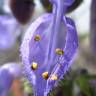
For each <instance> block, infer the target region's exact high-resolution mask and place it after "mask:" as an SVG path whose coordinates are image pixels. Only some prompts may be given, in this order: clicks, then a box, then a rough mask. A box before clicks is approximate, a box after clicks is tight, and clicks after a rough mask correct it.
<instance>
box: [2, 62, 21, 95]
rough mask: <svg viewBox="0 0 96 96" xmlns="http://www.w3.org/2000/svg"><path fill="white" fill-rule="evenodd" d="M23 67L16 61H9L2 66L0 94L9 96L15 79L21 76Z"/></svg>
mask: <svg viewBox="0 0 96 96" xmlns="http://www.w3.org/2000/svg"><path fill="white" fill-rule="evenodd" d="M21 73H22V72H21V68H20V66H19V65H18V64H16V63H7V64H4V65H3V66H2V67H0V96H7V95H8V94H7V93H8V91H9V89H10V87H11V85H12V82H13V80H14V79H16V78H19V77H20V76H21Z"/></svg>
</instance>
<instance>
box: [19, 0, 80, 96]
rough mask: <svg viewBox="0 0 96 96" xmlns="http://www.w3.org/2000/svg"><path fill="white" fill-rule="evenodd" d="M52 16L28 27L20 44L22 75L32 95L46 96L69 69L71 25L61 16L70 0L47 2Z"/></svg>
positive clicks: (73, 48) (74, 41)
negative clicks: (23, 73)
mask: <svg viewBox="0 0 96 96" xmlns="http://www.w3.org/2000/svg"><path fill="white" fill-rule="evenodd" d="M50 2H51V3H52V4H53V13H51V14H45V15H43V16H41V17H39V18H38V19H37V20H36V21H35V22H34V23H32V24H31V25H30V26H29V29H28V31H27V32H26V34H25V37H24V40H23V42H22V45H21V49H20V51H21V56H22V61H23V64H24V71H25V75H26V76H27V78H28V80H29V81H30V83H31V85H32V86H33V89H34V95H35V96H47V94H48V93H49V91H50V90H51V89H52V88H53V87H54V86H55V85H57V83H58V81H59V80H60V79H62V78H63V75H64V74H65V73H66V71H67V70H68V69H69V67H70V65H71V61H72V59H73V56H74V54H75V53H76V49H77V47H78V38H77V33H76V29H75V25H74V22H73V21H72V20H71V19H69V18H67V17H66V16H64V13H65V11H66V9H67V6H69V5H71V4H72V2H73V1H72V0H50Z"/></svg>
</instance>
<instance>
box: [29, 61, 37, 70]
mask: <svg viewBox="0 0 96 96" xmlns="http://www.w3.org/2000/svg"><path fill="white" fill-rule="evenodd" d="M37 67H38V64H37V62H32V64H31V69H32V70H36V69H37Z"/></svg>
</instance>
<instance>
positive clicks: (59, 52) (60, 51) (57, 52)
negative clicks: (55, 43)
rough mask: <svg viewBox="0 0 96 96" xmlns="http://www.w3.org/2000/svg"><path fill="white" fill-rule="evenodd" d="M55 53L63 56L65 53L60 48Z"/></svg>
mask: <svg viewBox="0 0 96 96" xmlns="http://www.w3.org/2000/svg"><path fill="white" fill-rule="evenodd" d="M55 53H56V54H58V55H63V54H64V51H63V50H62V49H60V48H56V50H55Z"/></svg>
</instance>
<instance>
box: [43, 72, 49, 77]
mask: <svg viewBox="0 0 96 96" xmlns="http://www.w3.org/2000/svg"><path fill="white" fill-rule="evenodd" d="M42 77H43V78H44V79H48V77H49V73H48V72H47V71H46V72H43V73H42Z"/></svg>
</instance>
